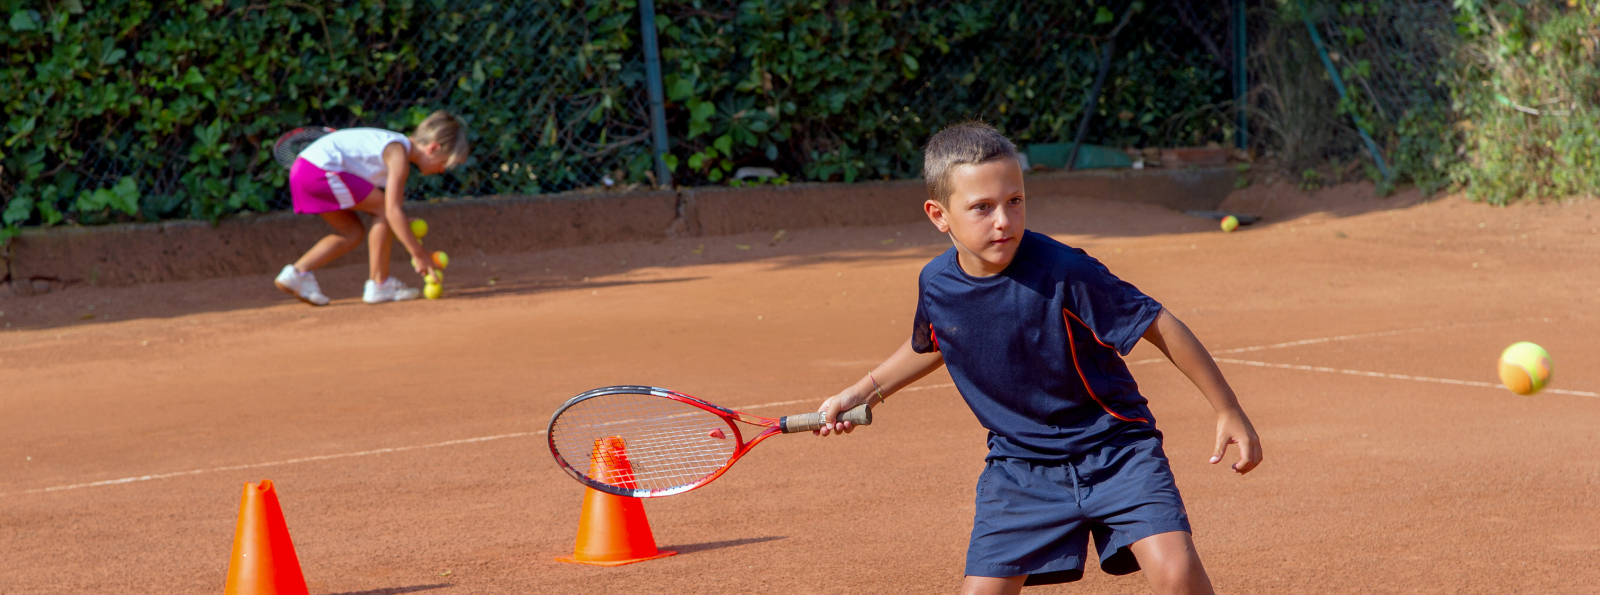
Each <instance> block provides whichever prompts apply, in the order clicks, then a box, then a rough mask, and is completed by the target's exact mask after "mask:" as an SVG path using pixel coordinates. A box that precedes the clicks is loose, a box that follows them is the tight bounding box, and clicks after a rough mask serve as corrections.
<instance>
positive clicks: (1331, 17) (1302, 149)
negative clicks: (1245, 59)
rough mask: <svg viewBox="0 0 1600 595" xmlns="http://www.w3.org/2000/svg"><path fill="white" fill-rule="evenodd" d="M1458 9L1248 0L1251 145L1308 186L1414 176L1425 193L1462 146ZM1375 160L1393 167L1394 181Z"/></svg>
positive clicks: (1442, 2)
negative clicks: (1458, 137)
mask: <svg viewBox="0 0 1600 595" xmlns="http://www.w3.org/2000/svg"><path fill="white" fill-rule="evenodd" d="M1455 16H1456V15H1455V13H1454V12H1453V9H1452V6H1451V3H1450V2H1448V1H1446V0H1403V1H1395V2H1379V1H1360V2H1351V1H1320V2H1303V1H1296V2H1284V3H1279V4H1274V3H1268V4H1263V5H1259V6H1255V7H1253V8H1252V9H1251V14H1250V20H1249V38H1250V46H1251V54H1250V73H1251V86H1250V95H1249V98H1248V108H1247V109H1249V110H1250V111H1251V114H1252V118H1251V120H1250V121H1251V127H1252V129H1253V130H1254V131H1255V132H1256V137H1255V139H1254V141H1253V143H1252V145H1253V148H1255V150H1256V151H1257V152H1258V153H1261V154H1264V155H1268V156H1271V157H1273V158H1274V159H1275V160H1276V161H1277V163H1278V164H1279V165H1280V166H1282V167H1283V168H1284V169H1287V170H1289V171H1290V172H1292V173H1294V174H1295V175H1297V176H1299V177H1300V178H1301V179H1300V182H1301V184H1302V185H1303V186H1307V187H1312V186H1319V185H1323V184H1328V183H1337V182H1342V181H1350V180H1355V179H1373V180H1377V181H1379V182H1380V183H1385V184H1393V183H1396V182H1414V183H1417V184H1418V185H1420V186H1423V187H1424V188H1425V189H1427V190H1429V191H1432V190H1434V189H1437V188H1439V187H1442V186H1444V185H1445V184H1447V183H1448V177H1449V169H1450V167H1451V162H1453V161H1454V159H1455V157H1456V156H1455V155H1454V149H1455V148H1456V146H1457V143H1456V142H1455V140H1454V139H1455V135H1454V133H1453V132H1452V130H1451V124H1452V123H1453V121H1454V117H1453V114H1452V112H1453V111H1454V108H1453V107H1452V104H1451V90H1452V84H1454V83H1456V82H1457V81H1455V80H1454V79H1453V77H1452V73H1453V72H1455V70H1454V67H1453V62H1452V61H1453V60H1454V59H1455V56H1454V55H1453V52H1454V51H1455V47H1456V34H1455V22H1454V19H1455ZM1312 30H1315V32H1316V35H1317V36H1318V37H1319V38H1320V40H1321V41H1322V47H1321V48H1318V47H1317V44H1316V39H1314V38H1313V37H1312ZM1330 67H1331V69H1330ZM1336 77H1337V78H1336ZM1335 80H1337V81H1338V84H1342V85H1343V87H1344V90H1345V95H1344V97H1341V95H1340V91H1339V90H1338V89H1337V86H1338V85H1337V84H1336V83H1335ZM1362 132H1365V133H1366V134H1367V135H1369V136H1370V137H1371V138H1372V139H1373V140H1374V147H1371V148H1369V147H1367V146H1366V144H1365V142H1364V141H1363V140H1362V138H1361V133H1362ZM1373 148H1375V149H1376V153H1377V155H1374V152H1373V150H1372V149H1373ZM1380 159H1381V160H1383V161H1384V162H1385V163H1387V165H1388V166H1389V167H1390V168H1391V169H1392V170H1393V171H1392V172H1391V174H1390V177H1389V179H1388V180H1384V179H1383V174H1382V172H1381V171H1380V169H1379V167H1378V165H1377V163H1378V160H1380Z"/></svg>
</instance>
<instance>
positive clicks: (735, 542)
mask: <svg viewBox="0 0 1600 595" xmlns="http://www.w3.org/2000/svg"><path fill="white" fill-rule="evenodd" d="M788 538H789V536H788V535H771V536H767V537H747V538H745V539H729V540H727V541H708V542H705V543H691V544H687V545H672V546H662V548H661V549H664V550H674V551H676V552H678V555H680V556H681V555H684V554H695V553H699V552H709V551H711V550H720V549H722V548H725V547H737V546H741V545H750V544H752V543H766V542H768V541H777V540H779V539H788ZM351 595H354V594H351Z"/></svg>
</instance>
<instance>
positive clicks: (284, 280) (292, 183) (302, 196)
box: [273, 111, 468, 306]
mask: <svg viewBox="0 0 1600 595" xmlns="http://www.w3.org/2000/svg"><path fill="white" fill-rule="evenodd" d="M467 153H468V147H467V126H466V124H464V123H462V122H461V119H460V118H457V117H455V116H454V115H451V114H450V113H449V112H444V111H437V112H433V114H431V115H429V116H428V118H427V119H425V120H423V121H422V123H421V124H418V125H417V130H416V132H413V133H412V134H411V136H409V137H408V136H406V135H403V134H400V133H398V132H390V131H388V130H382V129H378V128H346V129H344V130H340V131H337V132H334V133H332V134H329V135H327V136H324V137H322V138H319V139H317V141H316V142H314V143H311V145H310V146H308V147H306V148H305V150H304V151H301V152H300V157H299V158H297V159H295V162H294V165H293V166H292V167H290V168H289V195H290V196H291V197H292V198H293V199H294V212H296V213H313V214H317V215H321V216H322V218H323V220H325V221H327V222H328V224H329V225H332V226H333V230H334V233H332V234H330V235H328V236H327V237H324V238H322V239H321V240H320V241H318V242H317V244H316V245H315V246H312V247H311V249H310V250H308V251H306V253H305V255H304V256H301V257H300V260H298V261H295V263H294V264H291V265H288V266H285V267H283V271H282V272H279V273H278V278H276V279H273V284H274V285H277V286H278V289H280V290H283V292H285V293H288V294H289V295H292V296H295V297H296V298H299V299H300V301H302V302H305V303H307V304H311V305H313V306H323V305H327V303H328V296H326V295H323V294H322V287H321V286H320V285H318V284H317V277H316V274H315V273H313V271H316V270H317V269H320V268H322V266H323V265H325V264H328V263H329V262H330V261H332V260H333V259H335V258H338V257H340V256H344V254H345V253H346V252H349V251H351V250H353V249H355V247H356V246H358V245H360V244H361V236H362V234H363V233H364V231H363V230H362V226H361V218H360V217H358V216H356V211H361V212H364V213H367V214H369V215H372V230H371V233H368V234H367V240H368V241H367V249H368V251H369V252H370V255H369V257H368V265H369V270H370V273H369V278H368V279H367V284H366V288H365V290H364V291H363V292H362V294H361V299H362V301H365V302H366V303H369V304H377V303H382V302H392V301H399V300H409V299H415V298H416V297H417V295H419V294H420V292H419V291H418V290H417V289H416V288H413V287H407V286H406V284H405V283H401V282H400V280H399V279H396V278H394V277H390V276H389V247H390V245H391V243H390V241H391V240H392V239H394V238H399V239H400V245H402V246H405V248H406V252H409V253H411V265H412V267H413V268H415V269H416V270H417V274H419V275H423V276H427V275H428V274H430V273H432V272H433V267H432V266H431V265H430V264H429V263H430V262H431V259H430V258H429V257H428V255H427V254H426V253H424V252H423V251H422V243H421V242H419V241H417V237H416V235H414V234H412V233H411V225H410V223H408V222H407V221H406V214H405V210H404V208H403V207H402V203H404V202H405V199H406V178H408V177H410V175H411V166H412V165H413V164H414V165H416V166H417V169H418V170H419V171H421V172H422V175H424V176H431V175H433V174H437V173H440V172H443V171H444V170H446V169H449V168H452V167H455V166H457V165H460V164H461V162H463V161H466V159H467Z"/></svg>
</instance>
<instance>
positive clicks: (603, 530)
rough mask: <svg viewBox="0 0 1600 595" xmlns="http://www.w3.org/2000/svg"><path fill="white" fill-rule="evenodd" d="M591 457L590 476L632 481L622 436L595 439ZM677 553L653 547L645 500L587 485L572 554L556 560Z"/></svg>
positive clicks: (612, 561)
mask: <svg viewBox="0 0 1600 595" xmlns="http://www.w3.org/2000/svg"><path fill="white" fill-rule="evenodd" d="M590 460H591V461H592V462H591V463H590V464H589V476H590V477H612V478H614V479H615V480H616V481H614V482H613V483H615V484H616V485H621V486H623V487H632V486H633V485H634V484H633V479H632V478H633V465H632V464H630V463H629V462H628V450H627V445H625V444H623V442H622V438H620V437H617V436H612V437H610V438H602V439H599V440H595V441H594V455H593V456H592V457H591V458H590ZM677 553H678V552H671V551H661V550H658V549H656V538H655V536H654V535H652V534H651V533H650V520H649V519H646V518H645V516H644V503H643V502H640V501H639V499H638V498H628V497H625V496H618V495H615V494H607V493H605V492H602V491H600V490H596V489H594V488H586V489H585V490H584V494H583V513H582V514H581V515H579V517H578V543H577V546H576V547H574V548H573V552H572V555H571V556H561V557H559V558H556V560H559V561H561V562H573V563H577V564H593V565H595V566H621V565H623V564H632V563H634V562H643V561H645V560H654V559H656V558H665V557H667V556H671V555H675V554H677Z"/></svg>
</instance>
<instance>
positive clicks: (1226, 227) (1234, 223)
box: [1222, 215, 1239, 232]
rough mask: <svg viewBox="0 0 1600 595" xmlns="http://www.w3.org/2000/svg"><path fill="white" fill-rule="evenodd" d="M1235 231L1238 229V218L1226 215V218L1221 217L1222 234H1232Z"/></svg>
mask: <svg viewBox="0 0 1600 595" xmlns="http://www.w3.org/2000/svg"><path fill="white" fill-rule="evenodd" d="M1235 229H1239V218H1238V217H1234V216H1233V215H1228V216H1227V217H1223V218H1222V231H1223V232H1232V231H1233V230H1235Z"/></svg>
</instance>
